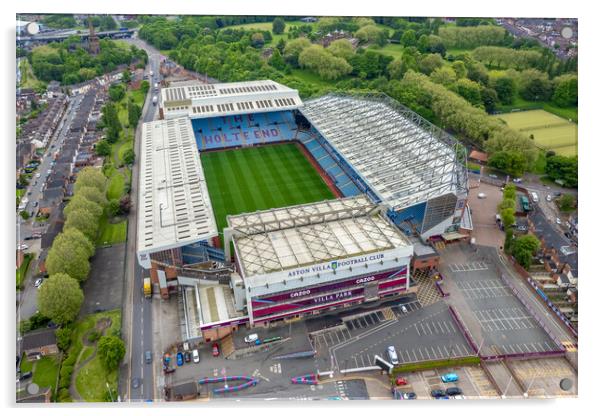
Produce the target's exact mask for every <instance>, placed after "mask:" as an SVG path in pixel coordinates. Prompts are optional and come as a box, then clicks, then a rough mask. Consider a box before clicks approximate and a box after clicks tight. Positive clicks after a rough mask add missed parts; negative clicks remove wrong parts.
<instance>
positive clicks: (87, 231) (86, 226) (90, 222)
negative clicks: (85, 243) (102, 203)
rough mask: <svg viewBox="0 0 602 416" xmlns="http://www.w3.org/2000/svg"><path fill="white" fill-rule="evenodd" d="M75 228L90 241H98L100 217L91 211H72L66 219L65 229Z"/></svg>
mask: <svg viewBox="0 0 602 416" xmlns="http://www.w3.org/2000/svg"><path fill="white" fill-rule="evenodd" d="M70 228H75V229H77V230H79V231H81V232H82V233H83V234H84V235H85V236H86V237H88V239H89V240H90V241H96V235H97V234H98V219H97V218H96V217H95V216H94V214H92V213H91V212H90V211H86V210H83V209H82V210H77V211H72V212H71V213H70V214H69V217H68V218H67V221H65V229H66V230H68V229H70Z"/></svg>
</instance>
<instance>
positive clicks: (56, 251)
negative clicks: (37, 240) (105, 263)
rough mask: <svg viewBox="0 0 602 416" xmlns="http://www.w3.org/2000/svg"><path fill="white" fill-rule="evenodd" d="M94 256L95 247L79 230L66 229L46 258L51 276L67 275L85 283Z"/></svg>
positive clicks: (53, 244)
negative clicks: (91, 257)
mask: <svg viewBox="0 0 602 416" xmlns="http://www.w3.org/2000/svg"><path fill="white" fill-rule="evenodd" d="M92 254H94V245H93V244H92V243H91V241H90V240H89V239H88V238H87V237H86V236H85V235H84V234H83V233H82V232H80V231H79V230H77V229H66V230H64V231H63V232H62V233H60V234H59V235H58V236H57V237H56V238H55V239H54V241H53V242H52V246H51V247H50V250H48V256H47V257H46V262H45V263H46V270H48V273H49V274H51V275H52V274H57V273H66V274H68V275H69V276H71V277H73V278H74V279H76V280H78V281H80V282H81V281H84V280H86V279H87V277H88V273H89V272H90V264H89V262H88V259H89V258H90V256H92Z"/></svg>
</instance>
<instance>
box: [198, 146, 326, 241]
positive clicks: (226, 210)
mask: <svg viewBox="0 0 602 416" xmlns="http://www.w3.org/2000/svg"><path fill="white" fill-rule="evenodd" d="M201 162H202V164H203V170H204V172H205V178H206V179H207V186H208V188H209V195H210V197H211V204H212V205H213V210H214V214H215V219H216V221H217V226H218V229H219V231H220V232H221V230H222V229H223V228H224V227H225V226H226V215H228V214H240V213H243V212H255V211H257V210H263V209H269V208H279V207H285V206H289V205H296V204H304V203H309V202H316V201H323V200H325V199H332V198H334V196H333V194H332V192H331V191H330V189H328V187H327V186H326V184H325V183H324V181H323V180H322V178H321V177H320V175H319V174H318V172H316V170H315V169H314V168H313V166H312V165H311V164H310V163H309V161H308V160H307V159H306V158H305V156H304V155H303V153H301V151H300V150H299V149H298V148H297V146H296V145H295V144H282V145H274V146H262V147H250V148H246V149H236V150H225V151H220V152H209V153H202V154H201Z"/></svg>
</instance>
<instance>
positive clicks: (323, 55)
mask: <svg viewBox="0 0 602 416" xmlns="http://www.w3.org/2000/svg"><path fill="white" fill-rule="evenodd" d="M299 65H301V67H303V68H308V69H310V70H312V71H314V72H316V73H317V74H318V75H320V78H323V79H329V80H332V79H337V78H340V77H342V76H343V75H346V74H348V73H349V72H351V70H352V67H351V65H349V64H348V63H347V61H345V60H344V59H343V58H338V57H336V56H333V55H331V54H330V53H328V52H327V51H326V49H324V48H323V47H322V46H320V45H312V46H310V47H308V48H306V49H304V50H303V52H301V54H300V55H299Z"/></svg>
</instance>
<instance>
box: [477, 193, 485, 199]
mask: <svg viewBox="0 0 602 416" xmlns="http://www.w3.org/2000/svg"><path fill="white" fill-rule="evenodd" d="M477 198H479V199H485V198H487V195H486V194H484V193H483V192H479V194H478V195H477Z"/></svg>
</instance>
